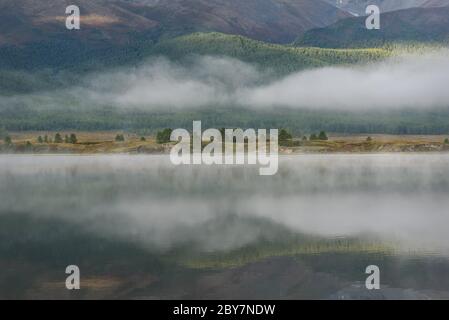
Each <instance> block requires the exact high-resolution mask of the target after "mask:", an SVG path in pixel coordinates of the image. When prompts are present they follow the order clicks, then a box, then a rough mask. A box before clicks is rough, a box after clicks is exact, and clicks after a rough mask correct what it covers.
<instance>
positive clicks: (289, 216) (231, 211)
mask: <svg viewBox="0 0 449 320" xmlns="http://www.w3.org/2000/svg"><path fill="white" fill-rule="evenodd" d="M448 163H449V156H448V155H438V154H434V155H408V154H404V155H393V154H392V155H307V156H292V157H281V161H280V168H279V172H278V174H277V175H276V176H273V177H261V176H259V175H258V173H257V168H252V167H238V166H237V167H230V166H212V167H207V166H200V167H190V166H181V167H173V166H172V165H171V163H170V161H169V159H168V158H167V157H166V156H125V155H124V156H107V155H105V156H29V155H28V156H26V155H24V156H19V155H10V156H2V157H0V180H1V181H2V183H1V184H0V220H1V221H3V219H4V217H6V216H8V215H19V216H20V215H28V216H31V217H33V221H34V222H33V224H31V225H34V226H36V225H37V224H39V223H46V222H45V221H46V220H47V219H58V220H60V221H61V228H62V226H63V225H64V224H68V225H70V226H73V227H75V228H77V229H79V230H83V231H84V232H88V233H90V234H93V235H96V236H101V237H104V238H107V239H113V240H116V241H117V240H118V241H124V242H131V243H134V244H137V245H139V246H142V247H144V248H146V249H148V250H157V251H160V250H162V251H166V250H170V249H173V248H178V247H180V246H181V247H182V246H183V245H187V244H188V245H189V246H190V247H193V248H196V249H197V250H200V251H202V252H211V251H226V250H232V249H238V248H241V247H243V246H246V245H250V244H255V243H258V242H259V241H265V242H267V241H268V242H275V241H276V240H278V239H280V238H282V237H283V235H284V234H285V233H289V232H290V233H297V234H303V235H310V236H312V237H320V238H323V239H333V238H335V237H355V238H357V237H360V238H361V239H363V238H365V237H368V236H372V237H374V238H379V239H381V240H382V241H386V242H395V243H396V242H397V243H398V244H399V247H400V248H403V249H407V250H418V251H419V250H421V249H425V250H432V251H435V252H437V253H440V254H447V253H449V236H448V234H447V225H448V224H449V216H448V215H447V208H448V207H449V198H448V197H447V194H448V192H449V171H448V170H449V169H448V165H447V164H448ZM54 232H55V233H56V234H58V233H61V231H58V230H54ZM30 233H31V231H30ZM16 237H18V238H19V239H21V235H16ZM9 241H11V240H9ZM20 241H22V240H20ZM39 241H46V240H45V239H37V238H35V239H33V242H39Z"/></svg>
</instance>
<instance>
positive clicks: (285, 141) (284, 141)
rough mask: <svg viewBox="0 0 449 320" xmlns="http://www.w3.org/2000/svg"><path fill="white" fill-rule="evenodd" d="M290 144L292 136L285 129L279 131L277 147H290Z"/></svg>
mask: <svg viewBox="0 0 449 320" xmlns="http://www.w3.org/2000/svg"><path fill="white" fill-rule="evenodd" d="M292 142H293V136H292V134H291V133H290V132H288V131H287V130H285V129H281V130H280V131H279V145H280V146H290V145H291V144H292Z"/></svg>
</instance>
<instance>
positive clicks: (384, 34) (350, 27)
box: [295, 6, 449, 48]
mask: <svg viewBox="0 0 449 320" xmlns="http://www.w3.org/2000/svg"><path fill="white" fill-rule="evenodd" d="M365 20H366V18H365V17H353V18H348V19H343V20H340V21H338V22H337V23H335V24H333V25H330V26H328V27H325V28H318V29H313V30H309V31H307V32H306V33H305V34H304V35H303V36H301V37H300V38H299V39H298V40H297V41H296V43H295V44H296V45H298V46H313V47H324V48H354V47H373V46H382V45H385V44H388V43H392V42H426V43H435V42H436V43H444V44H447V43H448V42H449V6H444V7H425V8H411V9H405V10H399V11H392V12H386V13H384V14H382V15H381V28H380V30H367V28H366V27H365Z"/></svg>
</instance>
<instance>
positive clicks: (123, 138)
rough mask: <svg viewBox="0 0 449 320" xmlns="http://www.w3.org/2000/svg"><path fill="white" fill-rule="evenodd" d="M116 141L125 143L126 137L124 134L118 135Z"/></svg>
mask: <svg viewBox="0 0 449 320" xmlns="http://www.w3.org/2000/svg"><path fill="white" fill-rule="evenodd" d="M115 141H116V142H123V141H125V136H124V135H123V134H120V133H119V134H117V135H116V136H115Z"/></svg>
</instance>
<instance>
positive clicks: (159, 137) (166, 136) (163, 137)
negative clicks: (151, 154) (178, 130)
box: [156, 128, 173, 144]
mask: <svg viewBox="0 0 449 320" xmlns="http://www.w3.org/2000/svg"><path fill="white" fill-rule="evenodd" d="M172 132H173V130H172V129H168V128H167V129H164V130H162V131H158V132H157V134H156V142H157V143H159V144H163V143H169V142H170V136H171V133H172Z"/></svg>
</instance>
